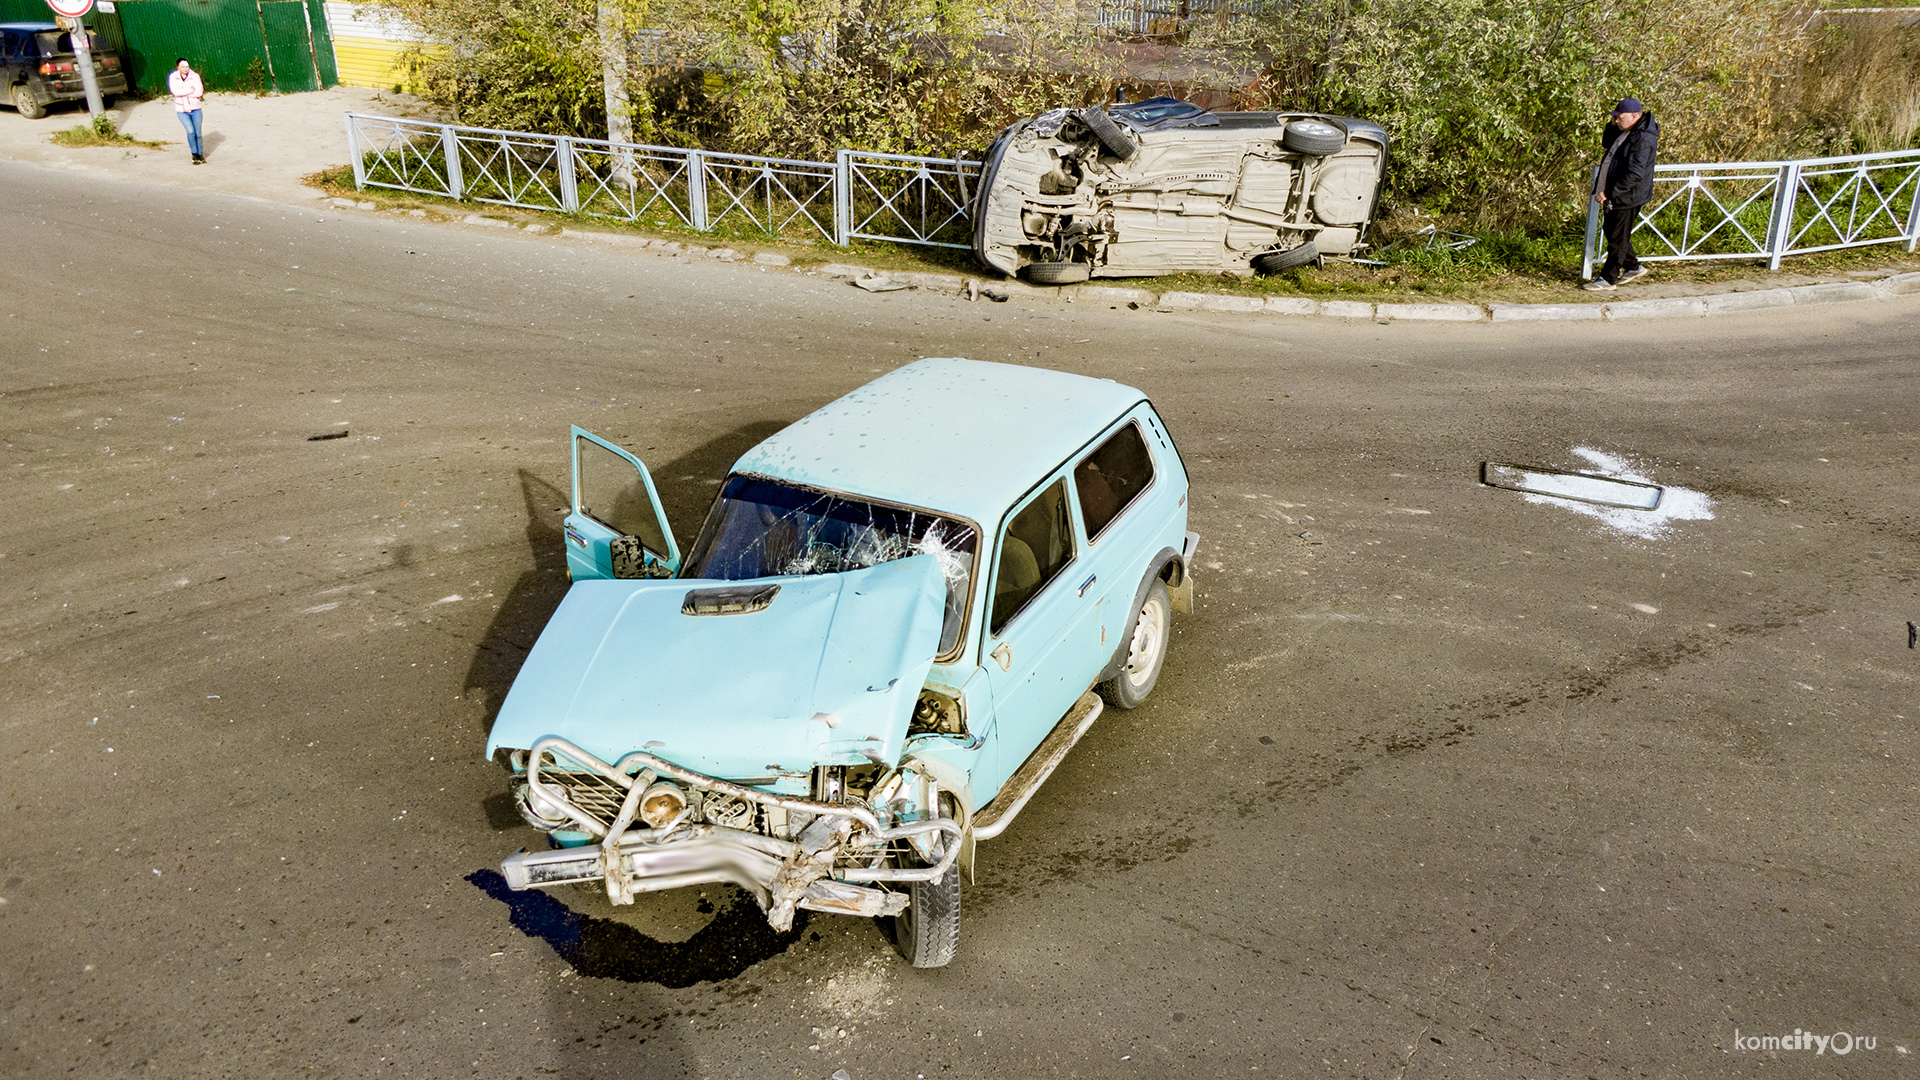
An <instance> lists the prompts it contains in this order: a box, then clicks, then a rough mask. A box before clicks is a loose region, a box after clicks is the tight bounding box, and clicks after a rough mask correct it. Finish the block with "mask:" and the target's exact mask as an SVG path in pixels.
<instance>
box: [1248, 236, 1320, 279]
mask: <svg viewBox="0 0 1920 1080" xmlns="http://www.w3.org/2000/svg"><path fill="white" fill-rule="evenodd" d="M1319 257H1320V248H1319V247H1318V246H1317V245H1315V244H1314V242H1313V241H1311V240H1309V241H1307V242H1306V243H1304V244H1301V245H1300V246H1299V247H1290V248H1288V249H1287V250H1285V251H1263V252H1261V253H1260V254H1258V255H1255V256H1254V257H1253V268H1254V270H1255V271H1257V272H1259V273H1262V274H1277V273H1279V272H1281V271H1282V270H1291V269H1293V268H1294V267H1296V266H1305V265H1307V264H1308V263H1310V262H1312V261H1313V260H1315V259H1317V258H1319Z"/></svg>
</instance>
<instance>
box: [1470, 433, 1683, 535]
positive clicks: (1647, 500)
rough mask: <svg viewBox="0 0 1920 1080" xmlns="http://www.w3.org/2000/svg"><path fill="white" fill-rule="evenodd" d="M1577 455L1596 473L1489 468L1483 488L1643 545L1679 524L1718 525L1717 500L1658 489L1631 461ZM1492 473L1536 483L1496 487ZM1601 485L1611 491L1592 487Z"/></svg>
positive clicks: (1587, 452) (1600, 453) (1598, 453)
mask: <svg viewBox="0 0 1920 1080" xmlns="http://www.w3.org/2000/svg"><path fill="white" fill-rule="evenodd" d="M1572 452H1573V456H1575V457H1579V458H1585V459H1586V460H1587V461H1588V462H1590V463H1591V464H1592V466H1593V469H1594V471H1593V472H1591V473H1581V472H1574V471H1572V470H1560V469H1545V468H1536V467H1533V466H1518V465H1500V464H1499V463H1498V462H1483V463H1482V465H1481V482H1482V483H1487V484H1488V485H1489V486H1491V487H1503V488H1508V489H1509V490H1514V491H1518V492H1520V495H1521V497H1522V498H1524V499H1526V500H1527V501H1528V502H1530V503H1536V504H1539V505H1543V506H1558V507H1560V508H1561V509H1563V510H1571V511H1573V512H1574V513H1577V514H1585V515H1586V516H1587V517H1591V518H1595V519H1597V520H1598V521H1600V523H1601V524H1603V525H1607V526H1609V527H1611V528H1613V529H1615V530H1618V531H1619V532H1622V533H1625V534H1627V535H1629V536H1634V537H1638V538H1639V539H1642V540H1652V539H1654V538H1656V537H1658V536H1660V535H1662V534H1663V533H1665V532H1666V531H1667V530H1668V529H1670V528H1671V527H1672V525H1673V523H1674V522H1676V521H1711V520H1713V500H1712V499H1709V498H1707V497H1706V496H1705V495H1703V494H1701V493H1700V492H1698V491H1692V490H1689V489H1687V488H1683V487H1675V486H1674V485H1672V484H1666V485H1661V484H1656V483H1654V482H1653V480H1652V479H1651V478H1649V477H1647V476H1646V475H1644V474H1643V473H1642V472H1641V471H1639V470H1638V468H1637V467H1636V466H1635V465H1634V464H1633V463H1632V462H1630V461H1628V459H1626V458H1625V457H1622V456H1619V455H1616V454H1610V453H1607V452H1606V451H1604V450H1595V449H1593V448H1592V447H1586V446H1576V447H1574V448H1573V451H1572ZM1490 468H1499V469H1516V470H1519V471H1520V472H1522V473H1526V474H1530V478H1529V479H1527V480H1526V486H1524V487H1522V486H1519V485H1517V484H1514V483H1509V482H1506V481H1508V480H1511V479H1512V478H1511V476H1509V475H1503V474H1499V473H1494V474H1493V477H1494V479H1495V480H1500V481H1502V482H1499V483H1494V482H1492V481H1490V480H1489V479H1488V476H1489V472H1488V470H1489V469H1490ZM1600 484H1604V485H1608V486H1606V487H1599V486H1590V485H1600ZM1576 485H1577V486H1576ZM1654 491H1657V492H1658V493H1659V494H1658V497H1657V498H1656V497H1654V495H1653V494H1652V492H1654ZM1593 495H1601V496H1603V497H1605V498H1606V500H1607V501H1601V500H1600V499H1595V498H1592V497H1591V496H1593ZM1615 496H1617V497H1618V498H1617V500H1616V498H1615ZM1634 499H1638V500H1640V505H1639V506H1634V505H1631V500H1634Z"/></svg>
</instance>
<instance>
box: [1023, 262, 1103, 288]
mask: <svg viewBox="0 0 1920 1080" xmlns="http://www.w3.org/2000/svg"><path fill="white" fill-rule="evenodd" d="M1092 276H1093V267H1091V266H1088V265H1087V264H1086V263H1082V262H1037V263H1028V264H1027V280H1028V281H1031V282H1033V283H1034V284H1035V285H1072V284H1075V283H1076V282H1081V281H1085V280H1087V279H1088V278H1090V277H1092Z"/></svg>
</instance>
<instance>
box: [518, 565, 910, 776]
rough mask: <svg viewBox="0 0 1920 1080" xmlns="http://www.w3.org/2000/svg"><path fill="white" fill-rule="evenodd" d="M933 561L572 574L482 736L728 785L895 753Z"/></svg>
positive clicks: (890, 758) (885, 758)
mask: <svg viewBox="0 0 1920 1080" xmlns="http://www.w3.org/2000/svg"><path fill="white" fill-rule="evenodd" d="M945 603H946V583H945V580H944V579H943V578H942V576H941V573H940V564H939V563H938V561H936V560H935V559H934V558H933V557H932V556H929V555H915V556H912V557H910V558H906V559H900V560H897V561H894V562H888V563H882V564H880V565H878V566H872V567H868V568H866V569H862V570H852V571H847V572H844V573H837V574H818V575H811V576H806V577H774V578H756V579H753V580H750V581H705V580H685V579H674V580H665V581H633V580H617V581H582V582H578V583H576V584H575V585H574V586H573V587H572V588H571V589H570V590H568V592H567V596H566V599H564V600H563V601H561V604H560V607H559V610H557V611H555V612H554V615H553V618H552V619H551V620H550V621H549V622H548V623H547V627H546V629H545V630H544V631H542V632H541V634H540V639H539V640H538V641H537V642H535V643H534V646H533V651H532V652H530V653H529V654H528V655H527V661H526V664H525V665H524V666H523V667H522V668H521V669H520V674H519V676H518V677H517V678H515V680H514V683H513V689H512V690H511V691H509V692H508V694H507V699H506V702H505V703H504V704H503V705H502V706H501V708H500V715H499V718H498V719H497V720H496V721H495V723H494V726H493V732H492V734H491V737H490V738H489V739H488V742H487V754H488V756H489V757H491V756H492V755H493V753H494V751H495V750H496V749H498V748H501V747H508V748H513V749H527V748H530V747H531V746H533V744H534V743H536V742H538V741H539V740H540V739H543V738H545V737H547V736H550V735H557V736H560V737H561V738H564V739H567V740H568V741H570V742H572V743H574V744H575V745H577V746H579V747H580V748H581V749H583V750H587V751H589V752H591V753H593V754H594V755H595V756H597V757H599V758H601V759H602V760H605V761H616V760H618V759H619V758H620V757H621V756H623V755H625V754H627V753H630V752H632V751H635V750H644V751H646V752H647V753H650V754H654V755H657V756H659V757H661V758H664V759H666V760H668V761H671V762H673V763H674V764H677V765H680V766H682V767H684V768H688V769H692V770H695V771H696V772H701V773H705V774H707V775H709V776H717V777H723V778H728V779H748V778H761V777H765V778H769V779H768V780H767V781H765V782H766V783H772V782H773V781H772V779H771V778H773V777H779V776H796V775H804V774H805V773H806V771H807V770H809V769H811V768H812V767H813V766H814V765H827V764H842V765H844V764H864V763H866V762H868V761H874V762H883V763H892V762H895V761H898V760H899V757H900V752H901V747H902V744H903V743H904V742H905V740H906V734H907V726H908V724H909V722H910V721H911V720H912V717H913V707H914V702H915V701H916V700H917V699H918V697H919V693H920V689H921V686H922V684H924V683H925V681H926V678H927V673H928V671H929V670H930V669H931V668H932V666H933V658H934V655H935V653H936V652H937V651H938V649H939V647H940V624H941V617H942V614H943V610H944V607H945Z"/></svg>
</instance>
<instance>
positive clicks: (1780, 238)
mask: <svg viewBox="0 0 1920 1080" xmlns="http://www.w3.org/2000/svg"><path fill="white" fill-rule="evenodd" d="M1917 192H1920V150H1890V151H1887V152H1884V153H1878V154H1852V155H1848V156H1845V157H1827V158H1808V159H1804V160H1800V161H1739V162H1727V163H1722V164H1700V165H1656V166H1655V167H1654V173H1653V198H1651V199H1649V200H1648V201H1647V204H1646V205H1645V206H1643V207H1641V208H1640V215H1639V217H1638V219H1637V220H1636V221H1635V222H1634V226H1633V242H1634V248H1635V253H1636V254H1638V255H1639V258H1640V261H1641V262H1675V261H1681V260H1700V259H1765V260H1767V269H1769V270H1778V269H1780V260H1782V259H1784V258H1786V257H1787V256H1788V255H1805V254H1808V253H1810V252H1815V251H1833V250H1835V249H1838V248H1854V247H1869V246H1872V245H1874V244H1905V245H1906V247H1907V250H1908V251H1913V250H1915V248H1916V246H1920V198H1916V197H1915V196H1916V193H1917ZM1599 224H1600V205H1599V204H1598V203H1595V202H1593V201H1591V200H1589V201H1588V203H1587V243H1586V252H1585V256H1584V261H1583V263H1582V265H1581V269H1580V276H1581V277H1584V278H1591V277H1593V264H1594V263H1595V262H1596V261H1597V260H1598V259H1599V256H1600V236H1599V232H1600V229H1599ZM1643 247H1644V248H1645V249H1646V251H1645V253H1641V251H1640V249H1641V248H1643Z"/></svg>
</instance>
